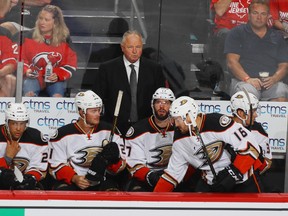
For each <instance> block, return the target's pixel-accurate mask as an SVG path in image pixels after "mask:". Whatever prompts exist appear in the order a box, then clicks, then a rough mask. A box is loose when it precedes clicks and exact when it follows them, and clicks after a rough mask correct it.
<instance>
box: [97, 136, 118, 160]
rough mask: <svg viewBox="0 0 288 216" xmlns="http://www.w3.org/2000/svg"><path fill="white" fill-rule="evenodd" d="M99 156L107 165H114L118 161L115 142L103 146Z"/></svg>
mask: <svg viewBox="0 0 288 216" xmlns="http://www.w3.org/2000/svg"><path fill="white" fill-rule="evenodd" d="M99 154H100V155H102V157H103V158H104V159H105V160H106V161H107V165H111V164H115V163H117V162H118V161H119V160H120V152H119V148H118V144H117V143H115V142H110V143H108V144H107V145H105V146H104V147H103V150H102V152H100V153H99Z"/></svg>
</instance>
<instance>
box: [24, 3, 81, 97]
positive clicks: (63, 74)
mask: <svg viewBox="0 0 288 216" xmlns="http://www.w3.org/2000/svg"><path fill="white" fill-rule="evenodd" d="M69 34H70V33H69V30H68V28H67V26H66V24H65V21H64V18H63V14H62V11H61V9H60V8H59V7H57V6H54V5H46V6H45V7H43V9H42V10H41V11H40V12H39V14H38V17H37V20H36V25H35V28H34V29H33V30H31V31H30V32H28V33H27V34H25V35H24V39H23V43H22V53H21V54H20V56H22V59H23V61H24V84H23V95H24V96H29V97H33V96H38V95H39V93H40V92H41V91H43V90H45V91H46V93H47V94H48V95H49V96H50V97H63V96H64V93H65V90H66V82H67V80H68V79H70V78H71V77H72V74H73V73H74V72H75V71H76V65H77V55H76V53H75V51H74V50H73V49H72V48H71V42H70V37H69ZM20 52H21V49H20ZM47 71H48V72H49V73H50V75H48V76H47V77H46V76H45V73H46V72H47ZM44 78H45V79H44Z"/></svg>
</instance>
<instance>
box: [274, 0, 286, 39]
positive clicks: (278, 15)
mask: <svg viewBox="0 0 288 216" xmlns="http://www.w3.org/2000/svg"><path fill="white" fill-rule="evenodd" d="M270 13H271V15H272V18H273V22H274V27H275V28H276V29H279V30H281V31H282V33H283V35H284V38H285V39H286V41H287V42H288V1H286V0H270Z"/></svg>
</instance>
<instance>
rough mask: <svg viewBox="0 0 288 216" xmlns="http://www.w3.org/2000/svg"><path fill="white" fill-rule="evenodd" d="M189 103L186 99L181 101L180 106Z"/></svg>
mask: <svg viewBox="0 0 288 216" xmlns="http://www.w3.org/2000/svg"><path fill="white" fill-rule="evenodd" d="M187 102H188V101H187V100H186V99H184V100H181V101H180V106H183V105H184V104H186V103H187Z"/></svg>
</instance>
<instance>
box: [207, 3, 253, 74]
mask: <svg viewBox="0 0 288 216" xmlns="http://www.w3.org/2000/svg"><path fill="white" fill-rule="evenodd" d="M250 2H251V0H211V10H213V14H215V17H214V23H215V27H214V30H213V31H214V36H213V45H214V47H213V48H212V52H213V56H212V58H213V59H215V60H216V61H218V62H219V63H220V64H221V65H222V67H223V68H224V66H225V56H224V54H223V50H224V43H225V38H226V36H227V33H228V32H229V31H230V30H231V29H232V28H234V27H235V26H238V25H241V24H245V23H247V22H248V6H249V4H250Z"/></svg>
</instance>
